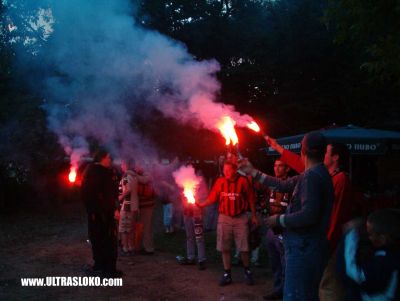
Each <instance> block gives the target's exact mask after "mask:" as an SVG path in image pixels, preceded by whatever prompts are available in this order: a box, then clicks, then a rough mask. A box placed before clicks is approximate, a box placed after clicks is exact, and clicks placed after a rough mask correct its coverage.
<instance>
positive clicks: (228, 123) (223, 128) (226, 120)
mask: <svg viewBox="0 0 400 301" xmlns="http://www.w3.org/2000/svg"><path fill="white" fill-rule="evenodd" d="M217 128H218V129H219V130H220V132H221V134H222V136H224V138H225V141H226V142H225V144H226V145H229V144H230V143H232V145H236V144H237V143H238V142H239V139H238V136H237V135H236V132H235V121H233V120H232V119H231V118H230V117H229V116H225V117H223V118H222V119H221V120H220V121H219V122H218V124H217Z"/></svg>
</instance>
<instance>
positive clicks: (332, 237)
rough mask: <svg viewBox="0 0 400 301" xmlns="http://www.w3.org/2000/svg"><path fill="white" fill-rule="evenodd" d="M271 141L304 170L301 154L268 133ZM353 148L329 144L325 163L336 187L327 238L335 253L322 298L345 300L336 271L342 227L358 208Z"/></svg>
mask: <svg viewBox="0 0 400 301" xmlns="http://www.w3.org/2000/svg"><path fill="white" fill-rule="evenodd" d="M266 141H267V142H268V144H269V145H270V146H271V147H272V148H273V149H275V150H276V151H277V152H278V153H280V154H281V160H282V161H284V162H285V163H286V164H288V165H289V166H290V167H291V168H293V169H294V170H295V171H296V172H298V173H301V172H303V171H304V164H303V162H302V161H301V158H300V156H299V155H297V154H295V153H293V152H291V151H289V150H286V149H284V148H283V147H282V146H281V145H279V144H278V143H277V142H276V140H275V139H272V138H270V137H266ZM349 155H350V154H349V150H348V148H347V146H346V145H345V144H343V143H330V144H328V145H327V147H326V153H325V158H324V165H325V166H326V168H327V169H328V172H329V174H330V176H331V178H332V184H333V189H334V196H335V198H334V202H333V207H332V213H331V217H330V221H329V228H328V232H327V238H328V241H329V245H330V249H331V252H333V256H332V257H331V259H330V260H329V262H328V265H327V267H326V269H325V271H324V275H323V277H322V280H321V284H320V294H319V295H320V296H319V297H320V300H321V301H326V300H343V296H341V295H340V293H341V292H342V291H343V290H342V289H341V284H340V281H339V279H338V277H337V276H336V273H335V264H336V252H335V250H336V248H337V245H338V243H339V241H340V239H341V237H342V227H343V225H344V224H345V223H346V222H348V221H349V220H350V219H351V218H353V217H354V213H355V211H356V209H355V207H356V204H355V201H354V198H353V192H352V191H353V189H352V185H351V182H350V179H349V176H348V175H347V173H346V170H347V167H348V166H347V165H348V161H349Z"/></svg>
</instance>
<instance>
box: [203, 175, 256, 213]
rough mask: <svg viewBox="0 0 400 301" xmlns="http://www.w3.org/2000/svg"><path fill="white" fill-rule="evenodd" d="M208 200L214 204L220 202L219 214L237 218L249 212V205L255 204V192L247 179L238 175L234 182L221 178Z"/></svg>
mask: <svg viewBox="0 0 400 301" xmlns="http://www.w3.org/2000/svg"><path fill="white" fill-rule="evenodd" d="M208 199H209V200H210V201H212V202H215V201H219V210H218V211H219V213H222V214H225V215H229V216H237V215H240V214H241V213H243V212H246V211H247V210H248V207H249V203H251V202H253V203H254V191H253V188H252V186H251V184H250V181H249V180H248V179H247V178H246V177H243V176H240V175H236V177H235V179H233V180H228V179H226V178H225V177H220V178H218V179H217V181H216V182H215V184H214V186H213V188H212V189H211V192H210V194H209V196H208Z"/></svg>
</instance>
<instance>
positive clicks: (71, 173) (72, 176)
mask: <svg viewBox="0 0 400 301" xmlns="http://www.w3.org/2000/svg"><path fill="white" fill-rule="evenodd" d="M68 180H69V182H70V183H75V181H76V167H72V166H71V170H70V171H69V175H68Z"/></svg>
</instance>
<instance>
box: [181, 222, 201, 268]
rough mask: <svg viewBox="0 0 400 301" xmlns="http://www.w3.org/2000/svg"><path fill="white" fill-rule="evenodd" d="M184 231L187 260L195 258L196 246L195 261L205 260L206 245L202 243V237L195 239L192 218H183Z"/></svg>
mask: <svg viewBox="0 0 400 301" xmlns="http://www.w3.org/2000/svg"><path fill="white" fill-rule="evenodd" d="M183 221H184V223H185V230H186V252H187V259H189V260H193V259H194V258H195V257H196V245H197V260H198V261H199V262H200V261H204V260H206V245H205V242H204V235H201V236H200V237H196V235H195V233H194V218H193V217H191V216H186V215H184V216H183Z"/></svg>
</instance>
